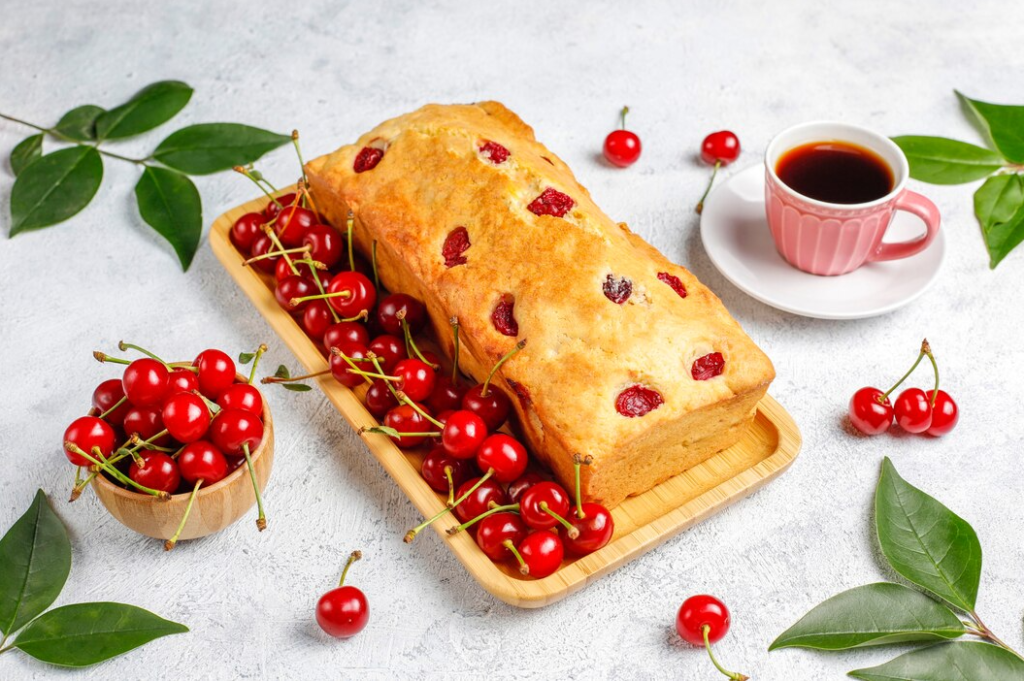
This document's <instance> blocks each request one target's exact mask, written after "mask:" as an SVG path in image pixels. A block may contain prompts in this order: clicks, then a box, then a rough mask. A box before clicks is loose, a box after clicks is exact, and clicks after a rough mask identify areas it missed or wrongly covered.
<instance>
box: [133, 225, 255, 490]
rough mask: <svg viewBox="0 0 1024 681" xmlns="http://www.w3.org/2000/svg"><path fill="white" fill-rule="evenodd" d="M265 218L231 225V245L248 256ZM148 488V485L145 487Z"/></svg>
mask: <svg viewBox="0 0 1024 681" xmlns="http://www.w3.org/2000/svg"><path fill="white" fill-rule="evenodd" d="M265 221H266V218H264V217H263V214H262V213H246V214H245V215H243V216H242V217H240V218H238V219H237V220H235V224H233V225H231V234H230V235H231V243H233V244H234V245H235V248H237V249H238V250H239V251H241V252H242V253H244V254H246V255H248V254H249V251H250V249H251V248H252V244H253V242H254V241H256V237H258V236H260V235H261V234H262V233H263V223H264V222H265ZM147 487H149V485H147Z"/></svg>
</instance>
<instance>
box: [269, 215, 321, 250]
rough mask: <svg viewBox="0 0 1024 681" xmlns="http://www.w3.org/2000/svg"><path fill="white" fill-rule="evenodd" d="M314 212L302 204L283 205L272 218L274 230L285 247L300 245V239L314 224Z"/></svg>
mask: <svg viewBox="0 0 1024 681" xmlns="http://www.w3.org/2000/svg"><path fill="white" fill-rule="evenodd" d="M316 222H317V220H316V213H314V212H313V211H311V210H309V209H308V208H303V207H302V206H298V205H294V206H285V207H284V208H282V209H281V212H279V213H278V214H277V216H276V217H275V218H274V232H275V233H276V234H277V238H278V239H280V240H281V244H282V245H283V246H284V247H285V248H298V247H299V246H302V239H303V237H304V236H305V235H306V232H307V231H308V230H309V228H310V227H312V226H313V225H315V224H316Z"/></svg>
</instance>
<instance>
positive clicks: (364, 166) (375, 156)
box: [352, 147, 384, 173]
mask: <svg viewBox="0 0 1024 681" xmlns="http://www.w3.org/2000/svg"><path fill="white" fill-rule="evenodd" d="M382 158H384V151H383V150H382V149H376V148H374V147H363V148H362V149H360V150H359V153H358V154H356V160H355V163H353V164H352V169H353V170H355V171H356V172H357V173H365V172H366V171H367V170H373V169H374V168H376V167H377V164H378V163H380V161H381V159H382Z"/></svg>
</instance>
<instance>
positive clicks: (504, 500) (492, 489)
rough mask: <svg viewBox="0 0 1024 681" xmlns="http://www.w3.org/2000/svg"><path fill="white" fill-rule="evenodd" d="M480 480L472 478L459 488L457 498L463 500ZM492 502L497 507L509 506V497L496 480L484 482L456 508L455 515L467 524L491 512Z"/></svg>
mask: <svg viewBox="0 0 1024 681" xmlns="http://www.w3.org/2000/svg"><path fill="white" fill-rule="evenodd" d="M479 480H480V478H470V479H469V480H467V481H465V482H464V483H462V485H460V486H459V489H458V491H457V492H456V493H455V497H456V498H457V499H458V498H461V497H462V496H463V495H464V494H466V492H469V490H470V489H471V488H472V487H473V486H474V485H475V484H476V483H477V482H479ZM491 502H494V504H495V505H497V506H505V505H506V504H508V496H506V494H505V490H503V489H502V488H501V485H499V484H498V482H497V481H496V480H493V479H491V480H484V481H483V482H482V483H481V484H480V486H479V487H477V488H476V489H475V490H473V492H472V493H471V494H470V495H469V496H468V497H466V498H465V499H464V500H463V501H462V503H460V504H459V505H458V506H456V507H455V515H457V516H458V517H459V520H461V521H462V522H467V521H470V520H472V519H473V518H475V517H477V516H478V515H480V514H482V513H484V512H485V511H488V510H490V505H491Z"/></svg>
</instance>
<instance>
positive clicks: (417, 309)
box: [377, 293, 427, 338]
mask: <svg viewBox="0 0 1024 681" xmlns="http://www.w3.org/2000/svg"><path fill="white" fill-rule="evenodd" d="M399 312H404V313H405V321H406V323H407V324H408V325H409V331H410V332H412V334H413V335H416V334H417V333H419V332H420V331H422V330H423V327H424V326H425V325H426V323H427V309H426V308H425V307H424V306H423V303H421V302H420V301H418V300H416V299H415V298H413V297H412V296H410V295H406V294H405V293H391V294H389V295H387V296H384V298H382V299H381V301H380V305H378V306H377V322H378V323H379V324H380V326H381V328H382V329H384V331H385V332H387V333H389V334H391V335H392V336H398V337H400V338H401V337H404V336H403V333H402V322H401V321H399V319H398V317H399V315H398V313H399Z"/></svg>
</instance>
